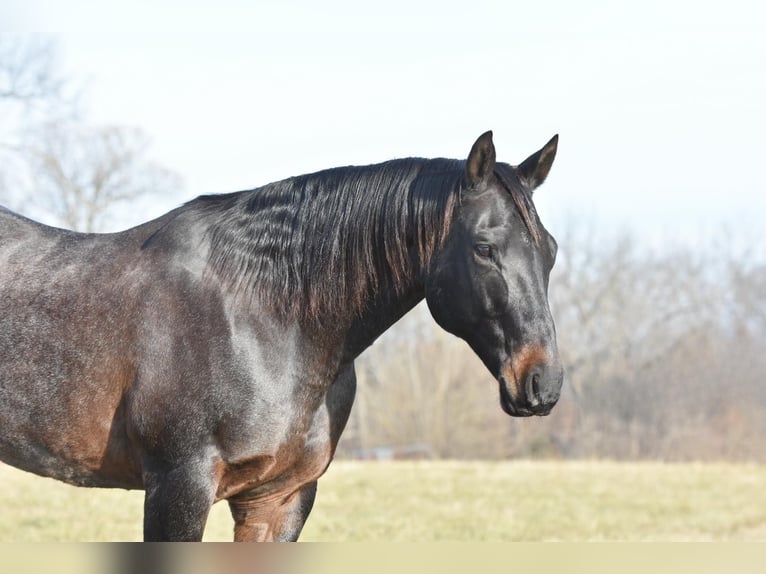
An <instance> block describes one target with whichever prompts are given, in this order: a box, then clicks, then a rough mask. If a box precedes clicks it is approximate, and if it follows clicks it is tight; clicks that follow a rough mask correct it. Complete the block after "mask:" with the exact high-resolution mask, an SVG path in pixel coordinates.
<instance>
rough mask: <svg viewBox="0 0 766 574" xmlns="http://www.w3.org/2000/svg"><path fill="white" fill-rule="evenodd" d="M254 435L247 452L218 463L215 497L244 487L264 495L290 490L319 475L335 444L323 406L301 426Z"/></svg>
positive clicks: (230, 493)
mask: <svg viewBox="0 0 766 574" xmlns="http://www.w3.org/2000/svg"><path fill="white" fill-rule="evenodd" d="M257 438H258V437H254V441H255V442H256V446H254V448H253V449H252V451H251V452H250V453H248V454H244V453H240V455H239V456H236V457H227V458H225V459H224V460H222V461H221V462H220V463H219V468H218V474H219V481H218V484H219V486H218V491H217V498H218V499H224V498H229V497H230V496H233V495H235V494H239V493H241V492H244V491H262V492H263V494H264V496H267V495H269V494H271V493H274V494H276V493H291V492H294V491H295V490H298V489H300V488H302V487H303V486H304V485H306V484H308V483H310V482H313V481H315V480H317V479H318V478H319V477H320V476H321V475H322V473H323V472H324V471H325V469H326V468H327V465H328V464H329V463H330V459H331V458H332V453H333V451H334V447H335V445H334V443H333V441H332V437H331V433H330V420H329V417H328V416H327V413H326V409H320V410H319V412H317V413H315V414H314V416H313V417H312V419H311V420H310V421H309V424H308V425H307V426H306V427H305V428H300V425H299V426H297V428H286V429H282V432H278V433H275V434H274V435H272V436H271V437H268V438H263V439H259V440H256V439H257Z"/></svg>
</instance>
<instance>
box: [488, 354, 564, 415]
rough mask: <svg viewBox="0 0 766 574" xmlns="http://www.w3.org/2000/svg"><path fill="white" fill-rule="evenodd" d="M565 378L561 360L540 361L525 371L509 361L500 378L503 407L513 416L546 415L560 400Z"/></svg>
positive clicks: (501, 404) (501, 403)
mask: <svg viewBox="0 0 766 574" xmlns="http://www.w3.org/2000/svg"><path fill="white" fill-rule="evenodd" d="M563 381H564V370H563V369H562V368H561V365H560V364H559V363H558V361H553V362H550V363H549V362H544V361H540V362H537V363H536V364H532V365H530V366H529V368H526V369H524V370H523V372H522V373H517V369H515V368H514V365H513V362H510V361H509V362H508V363H507V364H506V366H505V367H504V368H503V370H502V373H501V375H500V377H498V382H499V383H500V406H501V407H502V408H503V410H504V411H505V412H506V413H508V414H509V415H511V416H514V417H529V416H533V415H537V416H545V415H547V414H549V413H550V412H551V409H553V407H554V406H555V404H556V403H557V402H558V400H559V396H560V395H561V385H562V383H563Z"/></svg>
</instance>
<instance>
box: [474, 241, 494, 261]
mask: <svg viewBox="0 0 766 574" xmlns="http://www.w3.org/2000/svg"><path fill="white" fill-rule="evenodd" d="M476 254H477V255H478V256H479V257H481V258H482V259H491V258H492V247H490V246H489V245H487V244H486V243H479V244H478V245H477V246H476Z"/></svg>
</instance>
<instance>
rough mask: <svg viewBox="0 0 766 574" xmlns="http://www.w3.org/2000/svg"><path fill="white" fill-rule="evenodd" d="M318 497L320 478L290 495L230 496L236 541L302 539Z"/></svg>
mask: <svg viewBox="0 0 766 574" xmlns="http://www.w3.org/2000/svg"><path fill="white" fill-rule="evenodd" d="M315 497H316V482H312V483H309V484H307V485H306V486H304V487H303V488H301V489H300V490H298V491H295V492H294V493H292V494H291V495H288V496H286V497H285V496H268V497H263V496H261V497H250V496H249V495H248V494H247V493H245V494H241V495H238V496H235V497H232V498H230V499H229V500H228V502H229V508H230V509H231V515H232V518H233V519H234V540H235V541H236V542H271V541H282V542H291V541H295V540H297V539H298V536H299V535H300V533H301V530H302V529H303V525H304V523H305V522H306V518H308V515H309V513H310V512H311V508H312V506H313V505H314V499H315Z"/></svg>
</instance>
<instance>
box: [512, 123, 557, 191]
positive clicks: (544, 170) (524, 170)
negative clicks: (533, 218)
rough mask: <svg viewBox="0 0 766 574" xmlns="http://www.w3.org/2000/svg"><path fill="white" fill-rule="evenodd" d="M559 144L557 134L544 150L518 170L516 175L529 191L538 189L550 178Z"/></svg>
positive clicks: (525, 161)
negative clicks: (549, 174) (549, 173)
mask: <svg viewBox="0 0 766 574" xmlns="http://www.w3.org/2000/svg"><path fill="white" fill-rule="evenodd" d="M558 144H559V135H558V134H556V135H555V136H553V137H552V138H551V141H549V142H548V143H547V144H545V145H544V146H543V147H542V149H540V150H538V151H536V152H535V153H533V154H532V155H531V156H529V157H528V158H527V159H525V160H524V161H523V162H521V164H520V165H519V166H518V167H517V168H516V175H518V176H519V178H520V179H521V180H522V181H524V183H526V184H527V187H528V188H529V191H534V190H535V189H537V188H538V187H539V186H540V185H541V184H542V183H543V182H544V181H545V178H546V177H548V172H549V171H550V170H551V166H552V165H553V160H554V159H555V157H556V148H557V147H558Z"/></svg>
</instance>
